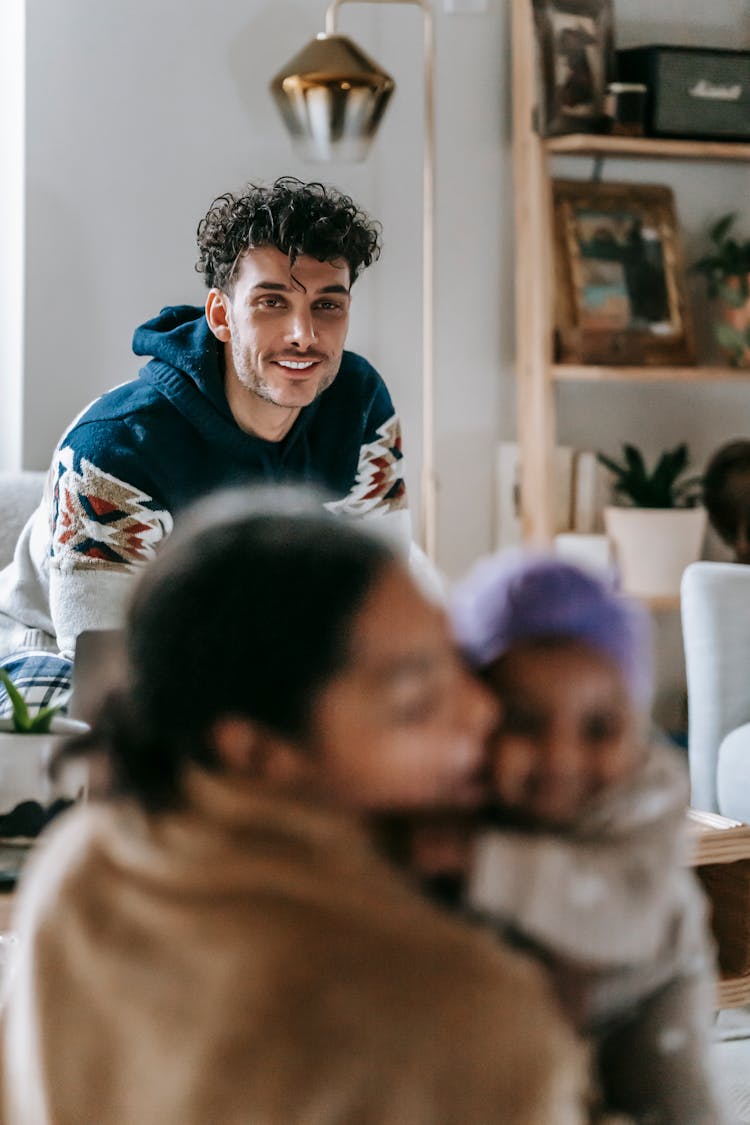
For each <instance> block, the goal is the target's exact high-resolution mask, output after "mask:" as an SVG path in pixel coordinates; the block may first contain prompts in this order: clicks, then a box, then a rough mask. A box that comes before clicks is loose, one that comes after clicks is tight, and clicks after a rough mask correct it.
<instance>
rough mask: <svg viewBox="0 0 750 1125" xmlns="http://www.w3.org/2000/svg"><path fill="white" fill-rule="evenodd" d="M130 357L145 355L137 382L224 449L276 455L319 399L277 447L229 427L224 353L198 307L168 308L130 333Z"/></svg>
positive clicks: (297, 432)
mask: <svg viewBox="0 0 750 1125" xmlns="http://www.w3.org/2000/svg"><path fill="white" fill-rule="evenodd" d="M133 351H134V352H135V354H136V355H142V356H151V357H152V358H151V360H150V362H149V363H147V364H146V366H145V367H144V368H142V370H141V372H140V378H141V379H143V380H145V381H146V382H147V383H150V384H151V385H152V387H153V388H154V389H155V390H157V391H158V392H159V393H160V394H162V395H163V396H164V397H165V398H166V399H168V400H169V401H170V402H171V403H172V404H173V405H174V406H175V408H176V409H177V410H179V411H180V413H181V414H183V415H184V416H185V417H186V418H188V419H189V420H190V422H191V423H192V425H193V426H195V427H196V428H197V429H199V430H200V431H201V432H202V433H204V434H205V436H206V437H207V438H208V439H209V440H211V441H221V442H222V443H228V445H229V448H233V447H234V448H236V451H239V448H241V447H245V448H247V445H248V443H257V444H258V445H260V446H263V447H274V446H276V448H277V450H278V452H279V453H281V451H282V450H288V449H289V448H290V447H291V446H293V445H295V444H296V442H297V440H298V439H299V436H300V433H302V432H303V431H304V430H306V429H307V426H308V425H309V423H310V421H311V419H312V417H313V416H314V414H315V413H316V411H317V408H318V402H319V400H317V399H316V401H315V402H313V403H311V404H310V405H309V406H306V407H304V408H303V409H302V410H301V411H300V413H299V417H298V418H297V420H296V421H295V423H294V425H293V426H292V428H291V430H290V431H289V433H288V434H287V436H286V438H285V439H284V440H283V442H278V443H275V442H269V441H266V440H265V439H264V438H259V437H255V436H253V435H251V434H246V433H245V432H244V431H243V430H241V429H240V428H239V426H238V425H237V423H236V422H235V420H234V418H233V416H232V412H231V410H230V409H229V405H228V403H227V398H226V394H225V393H224V350H223V346H222V344H221V343H220V342H219V341H218V340H217V339H216V337H215V336H214V334H213V333H212V331H211V329H210V328H209V326H208V322H207V320H206V317H205V313H204V311H203V309H202V308H198V307H197V306H195V305H174V306H172V307H168V308H164V309H162V310H161V312H160V313H159V314H158V315H157V316H155V317H153V318H152V319H151V320H147V321H146V323H145V324H141V325H140V326H139V327H138V328H136V330H135V333H134V335H133Z"/></svg>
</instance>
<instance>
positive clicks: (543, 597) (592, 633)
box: [450, 551, 653, 708]
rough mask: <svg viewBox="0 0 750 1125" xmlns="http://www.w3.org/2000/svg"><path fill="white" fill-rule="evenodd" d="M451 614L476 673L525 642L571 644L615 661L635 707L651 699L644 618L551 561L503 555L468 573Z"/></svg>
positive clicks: (599, 585)
mask: <svg viewBox="0 0 750 1125" xmlns="http://www.w3.org/2000/svg"><path fill="white" fill-rule="evenodd" d="M450 608H451V617H452V620H453V628H454V632H455V635H456V638H457V640H458V644H459V646H460V648H461V649H462V650H463V652H464V653H465V654H466V656H467V658H468V659H469V661H470V663H471V664H472V665H473V667H475V668H486V667H487V666H488V665H489V664H492V663H494V661H495V660H497V659H498V658H499V657H500V656H502V655H503V654H504V653H506V652H507V651H508V650H509V649H510V648H512V647H513V645H515V644H519V643H522V642H524V641H529V640H534V639H540V640H541V639H542V638H544V639H551V638H561V639H562V638H567V637H569V638H570V639H571V640H579V641H584V642H585V643H586V644H589V645H591V647H592V648H594V649H597V650H599V651H600V652H602V653H604V654H605V655H606V656H608V657H610V659H612V660H613V661H614V662H615V664H616V665H617V666H618V667H619V668H620V671H621V672H622V674H623V677H624V679H625V682H626V684H627V686H628V688H629V691H630V695H631V698H632V700H633V702H634V704H635V705H636V707H638V708H646V707H647V706H648V704H649V702H650V700H651V693H652V682H653V676H652V654H651V630H650V621H649V618H648V615H647V613H646V611H645V610H644V609H643V607H642V606H641V605H640V604H638V603H636V602H634V601H631V600H629V599H628V598H627V597H626V596H625V595H623V594H619V593H617V592H616V590H615V589H614V586H613V584H612V583H609V582H608V581H607V580H606V579H604V578H597V577H594V576H593V575H592V574H590V573H589V572H587V571H583V570H581V569H580V568H579V567H577V566H573V565H571V564H570V563H568V562H563V561H562V560H561V559H557V558H555V557H553V556H548V555H538V554H537V555H534V554H526V553H522V552H517V551H501V552H500V553H499V554H496V555H491V556H489V557H487V558H484V559H481V560H480V561H479V562H478V563H477V564H476V565H475V566H474V567H473V569H472V570H471V571H470V573H469V574H468V576H467V577H466V578H465V579H464V580H463V581H462V582H461V583H459V584H458V585H457V587H456V588H455V590H454V593H453V597H452V599H451V607H450Z"/></svg>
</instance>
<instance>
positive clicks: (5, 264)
mask: <svg viewBox="0 0 750 1125" xmlns="http://www.w3.org/2000/svg"><path fill="white" fill-rule="evenodd" d="M24 33H25V20H24V0H5V6H4V8H3V11H2V24H1V25H0V152H2V153H3V154H4V160H3V174H2V176H0V230H1V231H2V232H3V238H2V252H0V470H6V469H15V468H17V467H18V465H19V464H20V460H21V386H22V383H23V332H22V324H23V275H24V241H23V232H24V221H23V218H24V190H23V188H24V138H23V120H24V82H25V61H26V59H25V50H24Z"/></svg>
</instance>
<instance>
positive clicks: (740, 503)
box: [703, 438, 750, 546]
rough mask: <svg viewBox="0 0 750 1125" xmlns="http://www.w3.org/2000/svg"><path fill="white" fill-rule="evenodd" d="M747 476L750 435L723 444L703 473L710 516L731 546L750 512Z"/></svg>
mask: <svg viewBox="0 0 750 1125" xmlns="http://www.w3.org/2000/svg"><path fill="white" fill-rule="evenodd" d="M743 478H745V481H744V482H743ZM747 478H750V440H748V439H747V438H736V439H735V440H733V441H730V442H727V444H726V445H722V446H720V448H719V449H717V450H716V452H715V453H714V454H713V456H712V457H711V459H710V460H709V462H708V465H707V466H706V471H705V473H704V475H703V503H704V505H705V507H706V511H707V513H708V518H709V520H710V522H711V526H712V527H713V528H714V530H715V531H716V532H717V533H718V534H719V536H720V537H721V538H722V539H723V540H724V542H725V543H728V544H729V546H734V539H735V536H736V533H737V528H738V524H739V523H740V521H741V520H747V519H748V517H749V516H750V490H749V489H748V485H747V483H746V482H747Z"/></svg>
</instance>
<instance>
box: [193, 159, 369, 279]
mask: <svg viewBox="0 0 750 1125" xmlns="http://www.w3.org/2000/svg"><path fill="white" fill-rule="evenodd" d="M259 246H273V247H275V248H276V249H277V250H280V251H281V252H282V254H286V255H287V256H288V258H289V260H290V263H291V264H292V265H294V262H295V261H296V259H297V258H298V257H299V256H300V255H301V254H306V255H308V256H309V257H311V258H317V259H318V261H321V262H339V261H344V262H346V263H347V265H348V266H349V276H350V280H351V282H352V283H353V282H354V281H355V280H356V278H357V276H358V275H359V273H360V272H361V271H362V270H363V269H365V268H366V267H367V266H369V265H370V264H371V262H373V261H375V260H376V259H377V258H378V256H379V254H380V226H379V224H378V223H375V222H373V221H372V220H371V219H369V218H368V216H367V215H366V214H365V213H364V211H361V210H360V209H359V208H358V207H357V205H356V203H354V201H353V200H352V199H350V198H349V196H348V195H343V194H342V193H341V192H339V191H336V190H335V189H334V188H330V187H324V185H323V184H318V183H311V184H305V183H303V182H302V180H297V179H295V178H294V177H293V176H283V177H281V179H278V180H276V182H275V183H273V184H272V185H271V186H270V187H264V186H262V185H260V184H248V186H247V188H246V189H245V193H244V195H233V194H231V193H227V194H226V195H220V196H219V197H218V198H217V199H215V200H214V201H213V203H212V204H211V207H210V208H209V210H208V213H207V215H206V217H205V218H204V219H201V221H200V223H199V224H198V249H199V251H200V254H199V258H198V262H197V264H196V267H195V268H196V269H197V270H198V272H199V273H202V274H204V275H205V278H206V284H207V285H208V287H209V289H212V288H213V287H214V286H216V287H217V288H218V289H222V290H223V291H224V292H229V291H230V289H231V286H232V283H233V280H234V275H235V271H236V267H237V263H238V262H239V260H240V258H241V257H242V254H243V253H244V252H245V251H246V250H249V249H251V248H253V247H256V248H257V247H259Z"/></svg>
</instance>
